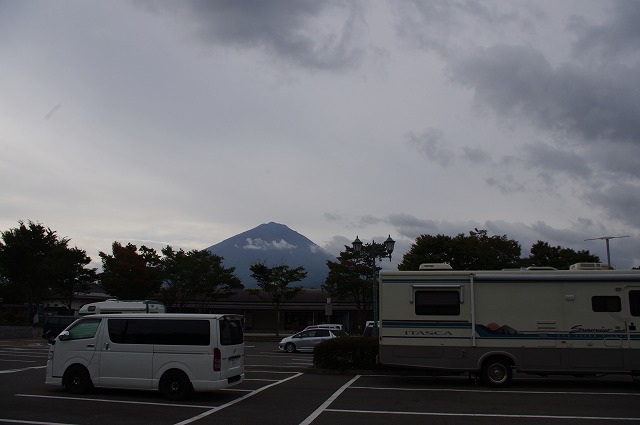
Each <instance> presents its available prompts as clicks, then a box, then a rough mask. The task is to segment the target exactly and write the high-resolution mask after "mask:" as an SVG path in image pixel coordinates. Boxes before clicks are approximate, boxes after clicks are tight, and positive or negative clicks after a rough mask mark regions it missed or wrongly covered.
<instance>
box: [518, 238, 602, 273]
mask: <svg viewBox="0 0 640 425" xmlns="http://www.w3.org/2000/svg"><path fill="white" fill-rule="evenodd" d="M599 262H600V257H598V256H597V255H593V254H591V253H590V252H589V251H575V250H573V249H571V248H563V247H561V246H551V245H549V243H548V242H542V241H537V242H536V243H534V244H533V245H532V246H531V254H530V255H529V258H525V259H523V261H522V265H523V267H529V266H549V267H555V268H556V269H565V270H568V269H569V266H571V265H572V264H575V263H599Z"/></svg>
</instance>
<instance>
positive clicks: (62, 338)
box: [58, 331, 69, 341]
mask: <svg viewBox="0 0 640 425" xmlns="http://www.w3.org/2000/svg"><path fill="white" fill-rule="evenodd" d="M58 339H59V340H60V341H66V340H68V339H69V331H62V332H60V335H58Z"/></svg>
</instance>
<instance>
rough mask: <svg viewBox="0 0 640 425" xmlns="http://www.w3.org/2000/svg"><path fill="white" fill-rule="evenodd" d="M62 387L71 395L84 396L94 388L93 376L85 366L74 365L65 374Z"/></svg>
mask: <svg viewBox="0 0 640 425" xmlns="http://www.w3.org/2000/svg"><path fill="white" fill-rule="evenodd" d="M62 385H63V386H64V388H65V389H66V390H67V391H69V392H70V393H71V394H84V393H86V392H87V391H89V390H90V389H91V387H92V385H93V384H92V383H91V376H89V372H88V371H87V369H86V368H85V367H84V366H80V365H73V366H71V367H70V368H68V369H67V370H66V371H65V372H64V376H63V377H62Z"/></svg>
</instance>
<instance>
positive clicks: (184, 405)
mask: <svg viewBox="0 0 640 425" xmlns="http://www.w3.org/2000/svg"><path fill="white" fill-rule="evenodd" d="M15 396H16V397H30V398H47V399H58V400H74V401H75V400H77V401H95V402H98V403H118V404H143V405H149V406H171V407H195V408H198V409H211V406H203V405H197V404H175V403H154V402H150V401H130V400H113V399H111V400H110V399H106V398H88V397H61V396H53V395H37V394H16V395H15ZM0 422H1V420H0ZM38 423H39V422H38Z"/></svg>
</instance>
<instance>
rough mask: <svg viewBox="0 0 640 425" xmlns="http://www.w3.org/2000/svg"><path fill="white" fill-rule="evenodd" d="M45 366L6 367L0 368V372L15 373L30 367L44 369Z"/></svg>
mask: <svg viewBox="0 0 640 425" xmlns="http://www.w3.org/2000/svg"><path fill="white" fill-rule="evenodd" d="M44 368H46V366H31V367H24V368H22V369H7V370H0V373H16V372H24V371H25V370H31V369H44Z"/></svg>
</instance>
